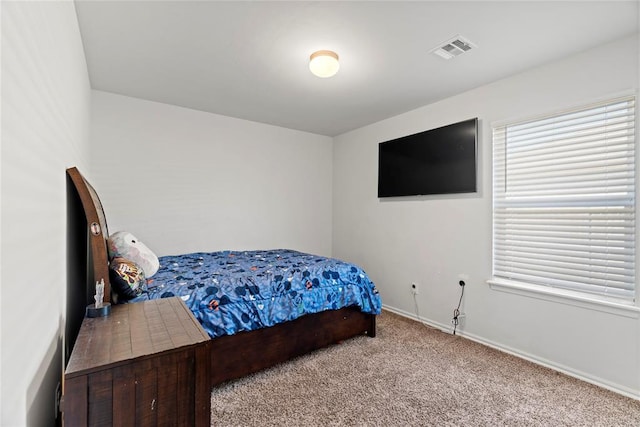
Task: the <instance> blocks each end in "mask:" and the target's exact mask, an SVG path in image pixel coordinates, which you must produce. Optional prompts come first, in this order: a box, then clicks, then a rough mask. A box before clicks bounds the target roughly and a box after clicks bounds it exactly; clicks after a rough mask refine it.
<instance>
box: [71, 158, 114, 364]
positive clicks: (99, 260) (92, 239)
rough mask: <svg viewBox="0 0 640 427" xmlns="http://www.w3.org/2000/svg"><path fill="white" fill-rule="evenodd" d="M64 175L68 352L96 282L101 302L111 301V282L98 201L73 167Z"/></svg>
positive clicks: (104, 230)
mask: <svg viewBox="0 0 640 427" xmlns="http://www.w3.org/2000/svg"><path fill="white" fill-rule="evenodd" d="M67 177H68V184H67V197H68V203H67V211H68V212H67V218H68V221H67V228H68V231H67V232H68V239H67V257H68V261H67V263H68V265H67V272H68V277H69V279H68V283H67V312H66V314H67V317H66V325H67V326H66V331H65V333H66V344H65V352H66V353H67V354H71V350H72V349H73V345H74V343H75V340H76V337H77V336H78V331H79V330H80V325H81V324H82V319H84V317H85V310H86V307H87V305H89V304H93V303H94V302H95V301H94V299H93V296H94V295H95V292H96V282H99V281H100V280H104V302H110V301H111V284H110V282H109V255H108V251H107V239H108V237H109V230H108V227H107V220H106V217H105V214H104V209H103V208H102V202H100V198H99V197H98V194H97V193H96V191H95V189H94V188H93V187H92V186H91V184H89V182H87V180H86V179H85V178H84V177H83V176H82V174H81V173H80V171H79V170H78V169H77V168H75V167H73V168H69V169H67ZM66 360H68V358H67V357H65V362H66Z"/></svg>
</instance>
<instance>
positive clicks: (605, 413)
mask: <svg viewBox="0 0 640 427" xmlns="http://www.w3.org/2000/svg"><path fill="white" fill-rule="evenodd" d="M211 420H212V422H211V425H213V426H634V427H638V426H640V401H636V400H633V399H629V398H626V397H624V396H621V395H618V394H616V393H613V392H610V391H608V390H605V389H602V388H600V387H597V386H594V385H591V384H588V383H585V382H583V381H580V380H577V379H574V378H571V377H568V376H566V375H563V374H560V373H558V372H556V371H553V370H551V369H547V368H544V367H541V366H538V365H535V364H533V363H530V362H528V361H525V360H523V359H519V358H517V357H514V356H511V355H508V354H506V353H503V352H500V351H497V350H494V349H492V348H489V347H486V346H483V345H481V344H478V343H475V342H473V341H470V340H467V339H464V338H461V337H459V336H453V335H449V334H445V333H443V332H441V331H439V330H436V329H431V328H428V327H426V326H424V325H422V324H420V323H418V322H415V321H412V320H410V319H406V318H403V317H400V316H397V315H395V314H392V313H389V312H386V311H385V312H383V314H382V315H380V316H379V318H378V330H377V337H376V338H368V337H364V336H363V337H356V338H353V339H350V340H347V341H345V342H343V343H341V344H339V345H334V346H331V347H328V348H325V349H322V350H319V351H316V352H314V353H311V354H308V355H305V356H302V357H299V358H297V359H294V360H292V361H290V362H287V363H284V364H281V365H278V366H276V367H273V368H271V369H268V370H265V371H262V372H259V373H257V374H254V375H251V376H248V377H246V378H242V379H239V380H236V381H230V382H228V383H225V384H223V385H221V386H218V387H216V388H215V389H214V390H213V393H212V396H211Z"/></svg>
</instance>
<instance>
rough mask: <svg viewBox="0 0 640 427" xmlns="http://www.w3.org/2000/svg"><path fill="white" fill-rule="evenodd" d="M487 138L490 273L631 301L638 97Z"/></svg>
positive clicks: (518, 125)
mask: <svg viewBox="0 0 640 427" xmlns="http://www.w3.org/2000/svg"><path fill="white" fill-rule="evenodd" d="M493 139H494V149H493V167H494V191H493V203H494V214H493V230H494V231H493V232H494V239H493V270H494V276H496V277H503V278H508V279H513V280H517V281H522V282H526V283H533V284H541V285H548V286H552V287H559V288H564V289H571V290H578V291H583V292H589V293H595V294H600V295H607V296H614V297H620V298H624V299H628V300H633V299H634V297H635V290H634V283H635V151H634V144H635V99H634V98H633V97H628V98H623V99H616V100H613V101H609V102H607V103H603V104H598V105H594V106H590V107H588V108H584V109H580V110H576V111H571V112H566V113H564V114H560V115H556V116H553V117H546V118H541V119H537V120H532V121H527V122H523V123H515V124H509V125H505V126H500V127H496V128H494V130H493Z"/></svg>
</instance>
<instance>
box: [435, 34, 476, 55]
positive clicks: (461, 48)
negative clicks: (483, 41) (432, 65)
mask: <svg viewBox="0 0 640 427" xmlns="http://www.w3.org/2000/svg"><path fill="white" fill-rule="evenodd" d="M474 47H476V46H475V45H474V44H473V43H471V42H470V41H469V40H467V39H465V38H464V37H462V36H456V37H454V38H452V39H451V40H449V41H446V42H444V43H443V44H442V45H440V46H438V47H436V48H435V49H433V50H431V53H434V54H436V55H438V56H439V57H441V58H444V59H451V58H454V57H456V56H458V55H461V54H463V53H465V52H468V51H470V50H471V49H473V48H474Z"/></svg>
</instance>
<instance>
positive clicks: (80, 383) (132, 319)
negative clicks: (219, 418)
mask: <svg viewBox="0 0 640 427" xmlns="http://www.w3.org/2000/svg"><path fill="white" fill-rule="evenodd" d="M210 343H211V340H210V339H209V336H208V335H207V333H206V332H205V331H204V329H202V327H201V326H200V324H199V323H198V321H197V320H196V319H195V318H194V317H193V315H192V314H191V312H190V311H189V309H188V308H187V307H186V306H185V305H184V303H183V302H182V300H181V299H180V298H166V299H160V300H153V301H145V302H141V303H137V304H123V305H118V306H115V307H114V308H113V311H112V313H111V315H110V316H107V317H96V318H86V319H85V320H84V321H83V322H82V327H81V328H80V333H79V334H78V339H77V341H76V345H75V348H74V350H73V352H72V353H71V358H70V360H69V364H68V365H67V369H66V372H65V400H64V423H65V425H69V426H156V425H174V426H183V425H184V426H193V425H195V426H209V425H210V419H209V418H210V416H209V414H210V402H211V388H210V385H209V383H210V381H209V372H208V369H209V366H210V364H209V349H208V346H209V344H210Z"/></svg>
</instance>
